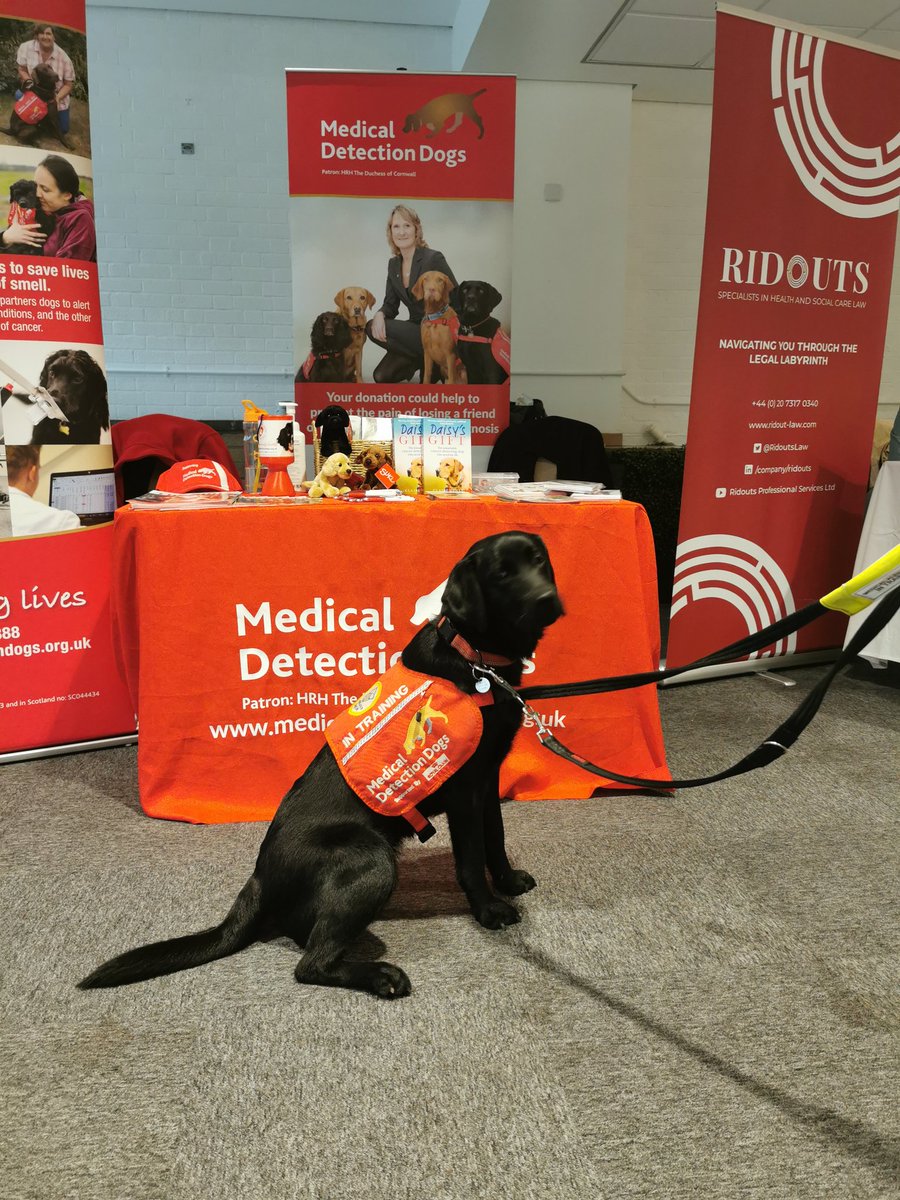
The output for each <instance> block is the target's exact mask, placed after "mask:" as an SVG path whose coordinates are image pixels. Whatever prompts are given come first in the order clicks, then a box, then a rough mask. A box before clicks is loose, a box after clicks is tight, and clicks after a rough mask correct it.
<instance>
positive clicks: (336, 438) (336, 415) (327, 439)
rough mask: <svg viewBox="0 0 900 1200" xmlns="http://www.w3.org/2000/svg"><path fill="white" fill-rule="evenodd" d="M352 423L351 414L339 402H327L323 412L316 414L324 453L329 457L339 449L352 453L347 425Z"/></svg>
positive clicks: (316, 422)
mask: <svg viewBox="0 0 900 1200" xmlns="http://www.w3.org/2000/svg"><path fill="white" fill-rule="evenodd" d="M349 424H350V414H349V413H348V412H347V411H346V409H343V408H341V406H340V405H339V404H326V406H325V407H324V408H323V409H322V410H321V412H319V413H317V414H316V421H315V425H316V428H317V429H318V430H319V442H320V444H321V447H322V453H323V454H324V455H325V456H326V457H327V456H328V455H329V454H332V453H334V452H336V451H338V450H340V451H343V453H345V454H349V453H350V438H349V436H348V434H347V427H348V426H349Z"/></svg>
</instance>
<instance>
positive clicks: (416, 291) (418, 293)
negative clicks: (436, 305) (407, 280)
mask: <svg viewBox="0 0 900 1200" xmlns="http://www.w3.org/2000/svg"><path fill="white" fill-rule="evenodd" d="M426 274H427V272H426ZM424 278H425V276H424V275H420V276H419V278H418V279H417V280H416V282H415V283H414V284H413V285H412V288H411V291H412V294H413V295H414V296H415V298H416V299H417V300H421V299H422V287H423V283H422V280H423V279H424Z"/></svg>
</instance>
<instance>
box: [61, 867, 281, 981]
mask: <svg viewBox="0 0 900 1200" xmlns="http://www.w3.org/2000/svg"><path fill="white" fill-rule="evenodd" d="M261 918H262V896H261V888H260V884H259V880H258V879H257V878H256V876H255V875H253V876H251V877H250V879H249V880H248V881H247V882H246V883H245V884H244V886H243V888H241V891H240V893H239V894H238V898H237V899H236V900H235V902H234V904H233V905H232V906H231V912H229V914H228V916H227V917H226V918H225V920H224V921H222V923H221V924H220V925H215V926H213V928H212V929H204V930H202V931H201V932H200V933H190V934H188V935H187V936H186V937H178V938H170V939H169V940H168V941H165V942H152V943H151V944H150V945H149V946H139V947H138V948H137V949H136V950H128V951H127V952H126V953H125V954H119V955H118V956H117V957H116V958H111V959H110V960H109V962H105V963H104V964H103V965H102V966H100V967H98V968H97V969H96V971H91V973H90V975H87V976H86V977H85V978H84V979H82V981H81V982H80V983H79V985H78V986H79V987H80V988H83V989H87V988H107V987H120V986H121V985H122V984H124V983H140V982H141V980H143V979H155V978H156V977H157V976H159V975H171V974H172V973H173V972H175V971H185V970H187V969H188V968H190V967H199V966H202V964H203V963H208V962H213V960H214V959H217V958H226V957H227V956H228V955H229V954H237V952H238V951H239V950H243V949H245V947H247V946H249V945H250V944H251V942H254V941H256V937H257V934H258V931H259V927H260V924H261Z"/></svg>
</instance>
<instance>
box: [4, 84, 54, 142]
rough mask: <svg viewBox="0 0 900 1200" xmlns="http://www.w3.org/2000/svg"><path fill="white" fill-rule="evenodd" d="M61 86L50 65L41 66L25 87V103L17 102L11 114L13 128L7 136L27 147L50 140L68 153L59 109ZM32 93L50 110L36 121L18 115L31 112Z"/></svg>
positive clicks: (23, 91)
mask: <svg viewBox="0 0 900 1200" xmlns="http://www.w3.org/2000/svg"><path fill="white" fill-rule="evenodd" d="M58 82H59V76H58V75H57V74H56V72H55V71H54V70H53V68H52V67H51V66H50V65H49V64H48V63H38V65H37V66H36V67H35V68H34V70H33V71H32V72H31V78H30V79H26V81H25V82H24V83H23V84H22V89H21V90H22V99H21V100H17V101H16V102H15V104H14V105H13V108H12V111H11V112H10V114H9V128H8V129H7V130H5V132H6V133H9V134H11V135H12V136H13V137H14V138H15V139H16V141H19V142H22V143H24V144H25V145H31V144H32V143H34V144H38V138H39V137H43V136H50V137H53V138H55V139H56V140H57V141H58V142H59V143H60V145H62V146H65V148H66V149H67V150H68V149H69V143H68V140H67V139H66V137H65V135H64V134H63V132H62V130H61V129H60V127H59V115H58V112H57V108H56V85H57V83H58ZM29 93H31V94H32V95H34V96H36V97H37V98H38V100H40V101H42V102H43V104H44V105H45V106H46V110H47V111H46V113H45V114H44V116H42V117H40V118H39V119H38V120H36V121H35V120H32V119H31V118H30V117H28V116H26V117H25V119H23V118H22V117H20V116H19V114H18V113H17V112H16V107H22V108H23V111H27V109H28V108H29V107H30V106H29V104H28V100H29Z"/></svg>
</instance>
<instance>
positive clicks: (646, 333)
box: [622, 102, 900, 444]
mask: <svg viewBox="0 0 900 1200" xmlns="http://www.w3.org/2000/svg"><path fill="white" fill-rule="evenodd" d="M711 119H712V109H711V108H710V107H708V106H704V105H692V104H650V103H642V102H635V103H634V104H632V119H631V129H632V142H631V170H630V179H629V196H630V203H629V214H628V230H627V236H628V262H627V273H626V293H625V343H624V345H625V350H624V357H625V379H624V387H625V388H626V389H627V390H628V391H629V392H632V393H633V394H634V395H635V396H636V397H637V398H638V401H639V402H636V401H634V400H632V399H631V398H630V397H629V396H627V395H623V400H622V429H623V433H624V435H625V439H626V444H629V443H631V444H635V443H637V444H640V443H642V442H644V441H646V440H647V437H646V434H645V433H644V429H645V426H646V425H647V424H650V423H652V424H655V425H657V426H658V427H659V428H660V429H661V430H662V432H664V433H665V434H666V435H667V436H668V437H669V438H670V440H672V441H675V442H683V441H684V439H685V437H686V434H687V422H688V405H689V401H690V390H691V372H692V368H693V357H694V333H695V330H696V324H697V303H698V298H699V292H700V265H701V257H702V253H703V234H704V229H705V223H706V189H707V182H708V177H709V143H710V129H711ZM898 404H900V247H898V254H897V256H896V258H895V262H894V277H893V291H892V303H891V313H890V316H889V319H888V329H887V339H886V342H885V355H884V370H883V373H882V382H881V393H880V396H879V409H878V415H879V416H880V417H885V418H888V417H893V414H894V413H895V412H896V410H897V406H898Z"/></svg>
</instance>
